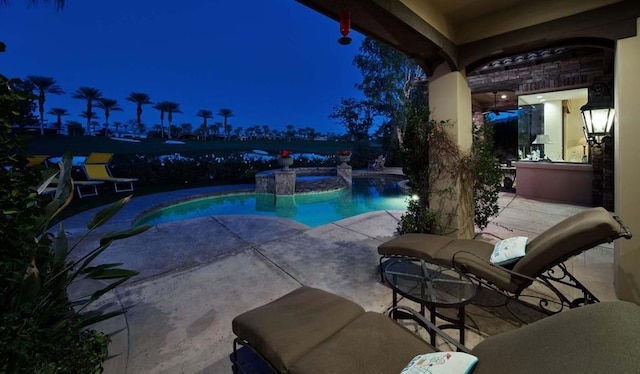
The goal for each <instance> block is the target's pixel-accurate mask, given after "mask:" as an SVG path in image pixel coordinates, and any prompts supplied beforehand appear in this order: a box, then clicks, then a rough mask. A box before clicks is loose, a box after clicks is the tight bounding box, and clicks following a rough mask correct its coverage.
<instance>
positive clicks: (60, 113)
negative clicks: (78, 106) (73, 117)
mask: <svg viewBox="0 0 640 374" xmlns="http://www.w3.org/2000/svg"><path fill="white" fill-rule="evenodd" d="M47 114H51V115H53V116H56V128H57V129H58V134H60V131H61V130H62V116H67V115H69V112H68V111H67V110H66V109H64V108H51V109H50V110H49V111H48V112H47Z"/></svg>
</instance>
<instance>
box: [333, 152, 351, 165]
mask: <svg viewBox="0 0 640 374" xmlns="http://www.w3.org/2000/svg"><path fill="white" fill-rule="evenodd" d="M336 156H338V160H340V162H341V164H340V166H347V162H349V161H351V151H350V150H343V151H338V152H336Z"/></svg>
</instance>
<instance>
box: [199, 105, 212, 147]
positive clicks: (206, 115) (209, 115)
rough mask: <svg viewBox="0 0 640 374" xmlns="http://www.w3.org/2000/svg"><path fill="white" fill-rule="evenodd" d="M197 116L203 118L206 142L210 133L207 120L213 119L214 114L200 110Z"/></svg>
mask: <svg viewBox="0 0 640 374" xmlns="http://www.w3.org/2000/svg"><path fill="white" fill-rule="evenodd" d="M196 116H198V117H202V128H203V129H204V140H207V133H208V132H209V131H208V128H207V119H209V118H213V112H212V111H210V110H206V109H200V110H199V111H198V113H196Z"/></svg>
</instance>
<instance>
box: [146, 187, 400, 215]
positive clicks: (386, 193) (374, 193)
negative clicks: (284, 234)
mask: <svg viewBox="0 0 640 374" xmlns="http://www.w3.org/2000/svg"><path fill="white" fill-rule="evenodd" d="M399 181H400V179H398V178H391V177H377V178H353V186H352V187H351V188H350V189H344V190H339V191H333V192H326V193H314V194H304V195H295V196H291V197H282V196H279V197H277V200H276V198H275V197H274V196H273V195H270V194H255V193H238V194H233V195H221V196H210V197H204V198H198V199H193V200H189V201H185V202H181V203H177V204H175V205H171V206H167V207H164V208H160V209H157V210H154V211H152V212H150V213H148V214H146V215H144V216H142V217H140V218H138V219H137V220H136V221H135V222H134V226H139V225H145V224H146V225H156V224H160V223H166V222H173V221H179V220H184V219H189V218H196V217H206V216H214V215H227V214H255V215H261V216H274V217H286V218H290V219H293V220H295V221H298V222H300V223H303V224H305V225H307V226H311V227H316V226H320V225H324V224H326V223H329V222H333V221H338V220H341V219H343V218H348V217H353V216H356V215H358V214H362V213H367V212H372V211H376V210H406V209H407V195H406V194H404V193H402V192H401V191H400V189H399V188H398V182H399Z"/></svg>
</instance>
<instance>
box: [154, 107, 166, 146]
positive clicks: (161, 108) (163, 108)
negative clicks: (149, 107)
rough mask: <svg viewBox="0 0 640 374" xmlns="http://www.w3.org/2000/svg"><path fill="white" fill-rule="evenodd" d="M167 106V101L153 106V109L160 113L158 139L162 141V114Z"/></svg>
mask: <svg viewBox="0 0 640 374" xmlns="http://www.w3.org/2000/svg"><path fill="white" fill-rule="evenodd" d="M167 104H169V102H168V101H161V102H159V103H156V105H154V106H153V109H157V110H159V111H160V137H161V138H162V139H164V113H165V112H166V111H167V109H168V105H167Z"/></svg>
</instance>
